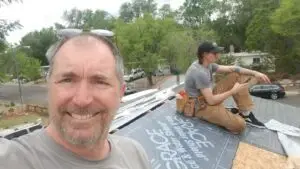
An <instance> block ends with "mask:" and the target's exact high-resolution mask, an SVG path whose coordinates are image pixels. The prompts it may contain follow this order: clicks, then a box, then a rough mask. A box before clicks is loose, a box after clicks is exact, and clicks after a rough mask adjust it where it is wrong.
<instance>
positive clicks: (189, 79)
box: [184, 61, 218, 97]
mask: <svg viewBox="0 0 300 169" xmlns="http://www.w3.org/2000/svg"><path fill="white" fill-rule="evenodd" d="M217 69H218V64H216V63H212V64H210V65H208V67H207V68H206V67H204V66H202V65H200V64H199V62H198V61H195V62H193V63H192V64H191V66H190V67H189V68H188V70H187V71H186V74H185V83H184V89H185V91H186V92H187V93H188V95H189V96H190V97H198V96H201V95H202V94H201V92H200V89H204V88H212V87H213V76H212V74H213V73H214V72H216V70H217Z"/></svg>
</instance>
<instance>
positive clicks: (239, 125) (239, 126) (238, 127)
mask: <svg viewBox="0 0 300 169" xmlns="http://www.w3.org/2000/svg"><path fill="white" fill-rule="evenodd" d="M245 128H246V122H245V120H244V119H242V118H239V119H238V121H237V122H236V123H235V124H234V125H232V126H231V127H230V128H228V130H229V131H230V132H232V133H234V134H240V133H242V132H243V131H244V130H245Z"/></svg>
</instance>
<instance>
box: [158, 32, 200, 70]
mask: <svg viewBox="0 0 300 169" xmlns="http://www.w3.org/2000/svg"><path fill="white" fill-rule="evenodd" d="M196 49H197V43H196V40H195V39H194V38H193V32H192V30H177V31H174V32H170V33H168V34H167V35H166V36H165V37H164V39H163V41H162V43H161V49H160V55H161V56H162V58H164V59H166V60H167V63H168V64H170V66H171V68H173V69H174V68H175V69H179V70H180V71H181V72H185V71H186V69H187V68H188V67H189V65H190V64H191V63H192V62H193V61H194V60H195V59H196V54H195V51H196Z"/></svg>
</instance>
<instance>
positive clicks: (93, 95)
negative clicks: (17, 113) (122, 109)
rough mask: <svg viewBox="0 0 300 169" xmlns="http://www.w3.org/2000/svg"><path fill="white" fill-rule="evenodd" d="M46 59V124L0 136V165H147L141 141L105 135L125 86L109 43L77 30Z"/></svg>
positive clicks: (28, 168)
mask: <svg viewBox="0 0 300 169" xmlns="http://www.w3.org/2000/svg"><path fill="white" fill-rule="evenodd" d="M48 59H49V63H50V71H49V74H48V100H49V118H50V123H49V125H48V126H47V128H46V129H45V130H41V131H39V132H35V133H31V134H28V135H26V136H22V137H19V138H17V139H15V140H5V139H0V168H9V169H18V168H22V169H33V168H34V169H53V168H55V169H66V168H72V169H77V168H78V169H82V168H107V169H120V168H122V169H141V168H143V169H148V168H150V163H149V162H148V159H147V156H146V153H145V151H144V149H143V148H142V147H141V145H140V144H138V143H137V142H136V141H133V140H131V139H129V138H125V137H120V136H115V135H109V134H108V132H109V127H110V124H111V122H112V120H113V117H114V115H115V113H116V111H117V109H118V108H119V106H120V101H121V98H122V96H123V93H124V89H125V86H124V83H123V72H122V70H123V64H122V59H121V57H120V56H119V55H118V52H117V49H116V48H115V47H114V45H113V44H111V43H110V42H109V41H108V40H106V39H105V38H103V37H99V36H96V35H93V34H89V33H82V34H80V35H77V36H74V37H72V38H68V39H65V40H62V41H60V42H59V43H57V44H56V45H54V46H53V47H52V48H51V49H50V51H49V52H48Z"/></svg>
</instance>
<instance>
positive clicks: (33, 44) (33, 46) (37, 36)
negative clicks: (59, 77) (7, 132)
mask: <svg viewBox="0 0 300 169" xmlns="http://www.w3.org/2000/svg"><path fill="white" fill-rule="evenodd" d="M56 41H57V36H56V32H55V30H54V29H53V28H52V27H51V28H44V29H42V30H40V31H34V32H30V33H28V34H27V35H25V36H24V37H23V38H22V39H21V45H22V46H30V49H23V51H24V52H25V53H26V54H27V55H28V56H30V57H34V58H36V59H39V60H40V61H41V64H42V65H48V61H47V58H46V56H45V54H46V52H47V50H48V48H49V46H51V45H52V44H53V43H54V42H56Z"/></svg>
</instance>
